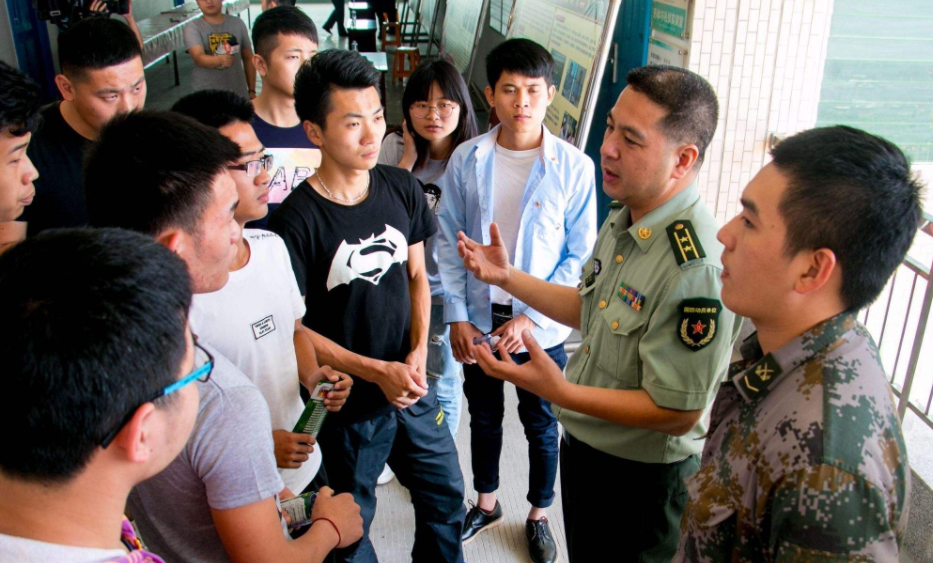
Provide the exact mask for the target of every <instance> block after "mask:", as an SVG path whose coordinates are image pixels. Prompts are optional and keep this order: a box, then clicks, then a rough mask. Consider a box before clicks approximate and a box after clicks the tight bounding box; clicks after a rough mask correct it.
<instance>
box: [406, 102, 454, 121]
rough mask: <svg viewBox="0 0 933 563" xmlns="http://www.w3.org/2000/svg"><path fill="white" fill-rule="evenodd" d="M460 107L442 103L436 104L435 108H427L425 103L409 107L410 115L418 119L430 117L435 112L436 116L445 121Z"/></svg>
mask: <svg viewBox="0 0 933 563" xmlns="http://www.w3.org/2000/svg"><path fill="white" fill-rule="evenodd" d="M458 107H460V105H459V104H455V103H451V102H444V103H440V104H437V105H436V106H429V105H428V104H425V103H420V102H419V103H417V104H412V105H411V115H412V116H414V117H417V118H418V119H424V118H426V117H427V116H429V115H431V112H432V111H435V112H437V116H438V117H440V118H441V119H446V118H448V117H450V115H451V114H452V113H453V112H454V110H455V109H457V108H458Z"/></svg>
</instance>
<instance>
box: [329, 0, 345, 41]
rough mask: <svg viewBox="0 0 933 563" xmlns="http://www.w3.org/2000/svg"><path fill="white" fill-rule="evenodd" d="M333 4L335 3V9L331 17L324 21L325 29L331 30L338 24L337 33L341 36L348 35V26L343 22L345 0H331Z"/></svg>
mask: <svg viewBox="0 0 933 563" xmlns="http://www.w3.org/2000/svg"><path fill="white" fill-rule="evenodd" d="M330 1H331V4H333V5H334V11H333V12H331V13H330V17H329V18H327V21H326V22H324V29H325V30H329V29H330V28H332V27H334V24H335V23H336V24H337V34H338V35H340V36H341V37H346V36H347V27H346V25H344V22H343V0H330Z"/></svg>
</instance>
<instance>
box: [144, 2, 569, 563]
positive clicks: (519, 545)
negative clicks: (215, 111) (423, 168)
mask: <svg viewBox="0 0 933 563" xmlns="http://www.w3.org/2000/svg"><path fill="white" fill-rule="evenodd" d="M300 7H301V8H302V9H303V10H304V11H305V12H307V13H308V15H310V16H311V18H312V19H313V20H314V22H315V23H316V24H317V25H318V28H319V30H320V26H321V25H322V24H323V22H324V21H325V20H326V19H327V17H328V16H329V15H330V11H331V9H332V7H331V5H330V4H301V5H300ZM251 12H252V18H253V19H255V17H256V16H258V15H259V13H260V10H259V6H258V5H256V4H254V5H253V7H252V9H251ZM242 17H243V18H244V19H246V13H245V12H244V13H243V14H242ZM335 31H336V29H335ZM319 32H320V34H321V37H320V39H321V44H320V48H321V50H324V49H332V48H346V47H347V45H346V39H341V38H338V37H337V35H336V34H334V35H329V34H328V33H327V32H325V31H323V30H320V31H319ZM389 64H390V65H391V64H392V54H391V52H390V54H389ZM178 67H179V74H180V76H181V85H180V86H175V84H174V76H173V73H172V66H171V65H170V64H165V63H164V62H163V63H159V64H156V65H155V66H153V67H152V68H150V69H149V70H147V71H146V78H147V82H148V88H149V91H148V96H147V102H146V107H147V108H148V109H169V108H171V106H172V104H174V103H175V102H176V101H178V100H179V99H180V98H182V97H183V96H185V95H187V94H189V93H191V91H192V90H191V79H190V75H191V69H192V67H193V63H192V61H191V57H189V56H188V55H187V54H185V53H183V52H179V53H178ZM387 78H388V80H387V81H386V82H387V89H386V104H387V107H386V120H387V122H388V123H389V124H390V125H392V124H400V123H401V121H402V112H401V107H400V103H399V102H400V100H401V97H402V92H403V89H404V87H403V86H402V85H401V84H399V85H393V84H392V80H391V77H387ZM506 387H507V389H508V390H507V392H506V420H505V436H504V444H503V451H502V460H501V464H500V468H501V484H502V485H501V488H500V490H499V501H500V503H501V504H502V507H503V509H504V511H505V523H504V524H502V525H501V526H499V527H497V528H495V529H493V530H490V531H489V532H486V533H484V534H482V535H480V536H479V537H477V538H476V539H475V540H474V541H473V542H472V543H471V544H470V545H468V546H467V547H466V549H465V550H464V559H465V560H466V561H467V562H468V563H512V562H527V561H529V558H528V550H527V548H526V544H525V517H526V516H527V513H528V509H529V505H528V502H527V501H526V500H525V495H526V493H527V490H528V457H527V442H526V441H525V438H524V434H523V432H522V427H521V424H520V423H519V421H518V415H517V399H516V395H515V391H514V387H512V386H511V385H507V386H506ZM463 411H464V415H463V417H462V419H461V421H460V422H461V424H460V432H459V436H458V440H457V447H458V449H459V451H460V466H461V469H462V471H463V476H464V482H465V483H466V484H467V490H468V491H467V492H468V495H467V497H468V498H470V499H474V500H475V498H476V495H475V493H473V492H472V486H471V484H472V471H471V470H470V429H469V413H468V411H467V405H466V402H465V401H464V404H463ZM377 494H378V498H379V508H378V510H377V512H376V519H375V521H374V522H373V527H372V530H371V538H372V541H373V543H374V545H375V547H376V552H377V553H378V555H379V560H380V562H382V563H402V562H407V561H410V560H411V556H410V552H411V545H412V541H413V538H414V512H413V510H412V507H411V502H410V499H409V496H408V491H407V490H406V489H405V488H404V487H402V486H401V485H399V483H398V481H397V480H396V481H393V482H392V483H390V484H388V485H385V486H383V487H380V488H379V490H378V493H377ZM464 502H465V501H464ZM548 518H549V519H550V521H551V530H552V532H553V534H554V536H555V538H556V540H557V543H558V546H559V550H560V557H561V560H562V561H566V560H567V559H566V550H565V548H564V530H563V518H562V517H561V514H560V490H559V486H558V491H557V499H556V500H555V503H554V506H553V508H552V509H551V510H550V511H549V513H548Z"/></svg>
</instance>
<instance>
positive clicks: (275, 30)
mask: <svg viewBox="0 0 933 563" xmlns="http://www.w3.org/2000/svg"><path fill="white" fill-rule="evenodd" d="M280 35H299V36H301V37H306V38H308V39H309V40H311V41H313V42H314V44H315V45H317V44H318V37H317V27H315V25H314V22H313V21H311V18H310V17H308V14H306V13H304V12H303V11H301V9H300V8H296V7H295V3H294V2H292V4H291V5H288V6H285V5H283V4H281V3H280V4H279V5H278V6H276V7H275V8H271V9H269V10H266V11H265V12H263V13H261V14H259V17H257V18H256V21H254V22H253V48H254V49H256V53H257V54H258V55H259V56H261V57H263V58H268V57H269V55H270V54H272V51H274V50H275V48H276V47H278V46H279V36H280Z"/></svg>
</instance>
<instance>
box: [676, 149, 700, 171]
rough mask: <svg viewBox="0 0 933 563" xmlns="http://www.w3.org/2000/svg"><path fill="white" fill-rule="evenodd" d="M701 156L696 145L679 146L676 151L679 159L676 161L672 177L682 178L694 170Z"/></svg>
mask: <svg viewBox="0 0 933 563" xmlns="http://www.w3.org/2000/svg"><path fill="white" fill-rule="evenodd" d="M699 157H700V149H698V148H697V146H696V145H693V144H691V145H683V146H681V147H678V149H677V152H676V153H675V158H676V159H677V161H676V162H675V163H674V170H673V171H672V172H671V178H673V179H674V180H680V179H681V178H683V177H684V176H686V175H687V174H689V173H690V171H691V170H693V166H694V165H695V164H696V162H697V158H699Z"/></svg>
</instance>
